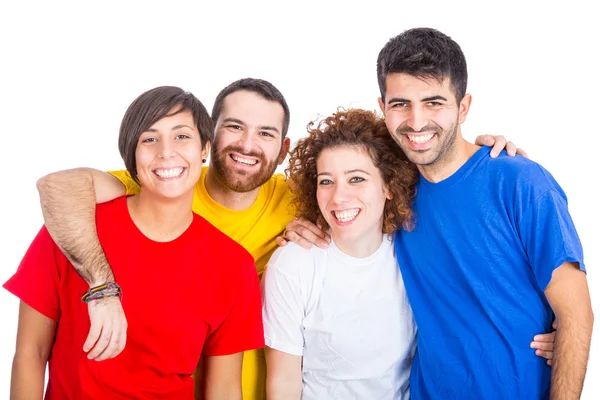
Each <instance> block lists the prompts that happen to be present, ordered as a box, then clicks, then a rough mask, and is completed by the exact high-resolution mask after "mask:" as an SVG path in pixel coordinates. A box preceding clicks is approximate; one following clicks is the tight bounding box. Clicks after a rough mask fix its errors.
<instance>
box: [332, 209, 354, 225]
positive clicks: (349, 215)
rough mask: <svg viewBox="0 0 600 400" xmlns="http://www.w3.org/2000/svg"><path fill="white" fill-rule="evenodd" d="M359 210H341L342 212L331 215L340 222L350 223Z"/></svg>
mask: <svg viewBox="0 0 600 400" xmlns="http://www.w3.org/2000/svg"><path fill="white" fill-rule="evenodd" d="M359 211H360V209H358V208H353V209H350V210H342V211H334V212H333V215H334V216H335V218H336V219H337V220H338V221H340V222H348V221H352V220H353V219H354V218H356V216H357V215H358V212H359Z"/></svg>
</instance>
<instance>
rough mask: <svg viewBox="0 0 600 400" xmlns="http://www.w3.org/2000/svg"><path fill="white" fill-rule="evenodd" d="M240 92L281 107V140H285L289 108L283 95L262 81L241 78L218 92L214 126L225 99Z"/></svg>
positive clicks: (213, 116)
mask: <svg viewBox="0 0 600 400" xmlns="http://www.w3.org/2000/svg"><path fill="white" fill-rule="evenodd" d="M240 90H245V91H248V92H252V93H256V94H258V95H259V96H261V97H263V98H264V99H265V100H269V101H276V102H278V103H279V104H281V107H283V127H282V131H281V134H282V136H281V137H282V138H285V137H286V135H287V131H288V128H289V126H290V108H289V107H288V104H287V102H286V101H285V97H283V94H281V92H280V91H279V89H277V88H276V87H275V85H273V84H272V83H271V82H268V81H265V80H263V79H255V78H243V79H239V80H237V81H235V82H232V83H230V84H229V85H227V86H226V87H225V88H224V89H223V90H221V91H220V92H219V94H218V95H217V98H216V99H215V103H214V105H213V109H212V114H211V115H212V120H213V123H214V124H215V125H216V124H217V120H218V119H219V116H220V115H221V112H222V111H223V103H224V102H225V98H226V97H227V96H229V95H230V94H232V93H235V92H239V91H240Z"/></svg>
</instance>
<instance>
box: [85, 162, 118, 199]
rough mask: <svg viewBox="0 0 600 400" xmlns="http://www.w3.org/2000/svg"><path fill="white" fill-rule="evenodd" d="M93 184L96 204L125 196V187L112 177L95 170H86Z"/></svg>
mask: <svg viewBox="0 0 600 400" xmlns="http://www.w3.org/2000/svg"><path fill="white" fill-rule="evenodd" d="M87 171H88V172H89V173H90V174H91V176H92V182H93V183H94V193H95V195H96V204H100V203H105V202H107V201H111V200H114V199H116V198H117V197H121V196H124V195H125V194H126V186H125V185H124V184H123V183H122V182H121V181H120V180H119V179H118V178H117V177H116V176H114V175H111V174H109V173H108V172H104V171H99V170H97V169H92V168H87Z"/></svg>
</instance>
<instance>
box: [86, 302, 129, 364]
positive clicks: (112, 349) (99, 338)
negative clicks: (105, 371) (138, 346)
mask: <svg viewBox="0 0 600 400" xmlns="http://www.w3.org/2000/svg"><path fill="white" fill-rule="evenodd" d="M88 312H89V314H90V322H91V327H90V333H89V334H88V337H87V339H86V340H85V343H84V345H83V351H85V352H86V353H87V352H88V351H89V353H88V355H87V357H88V358H89V359H94V360H96V361H103V360H107V359H109V358H114V357H116V356H117V355H119V353H121V352H122V351H123V349H124V348H125V342H126V341H127V319H126V318H125V312H124V311H123V305H122V304H121V300H120V299H119V298H118V297H107V298H104V299H102V300H92V301H90V302H89V303H88Z"/></svg>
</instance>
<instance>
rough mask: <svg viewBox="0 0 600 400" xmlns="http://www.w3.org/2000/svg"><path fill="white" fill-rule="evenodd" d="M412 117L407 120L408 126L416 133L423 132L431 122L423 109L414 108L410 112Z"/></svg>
mask: <svg viewBox="0 0 600 400" xmlns="http://www.w3.org/2000/svg"><path fill="white" fill-rule="evenodd" d="M409 112H410V115H409V117H408V119H407V120H406V124H407V125H408V126H409V127H410V128H411V129H412V130H413V131H415V132H419V131H421V129H423V128H424V127H425V126H427V124H428V122H429V120H428V118H427V115H426V113H425V110H423V109H422V108H421V107H412V108H411V110H410V111H409Z"/></svg>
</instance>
